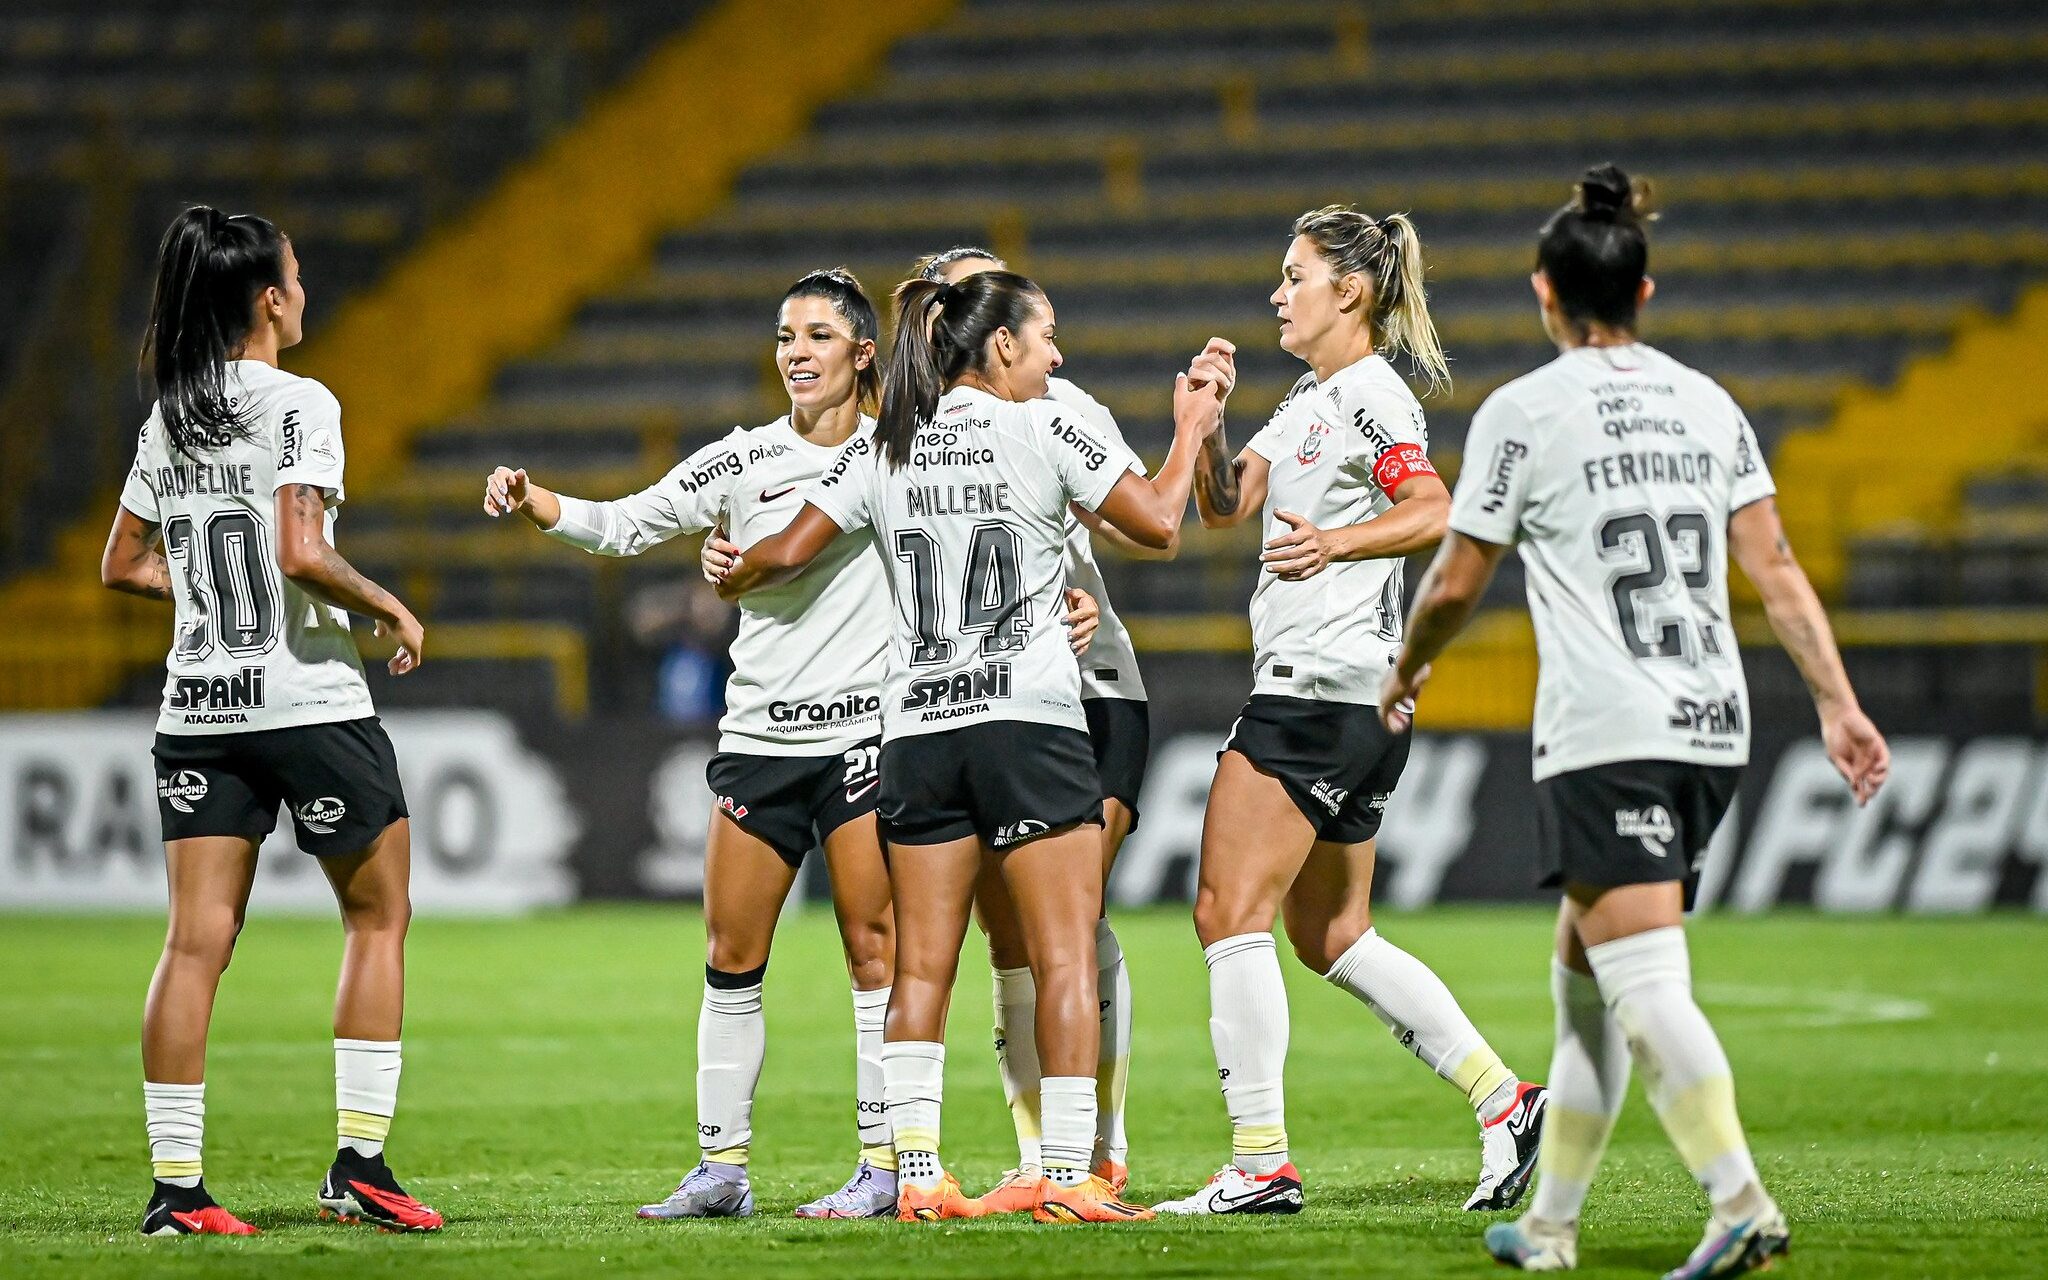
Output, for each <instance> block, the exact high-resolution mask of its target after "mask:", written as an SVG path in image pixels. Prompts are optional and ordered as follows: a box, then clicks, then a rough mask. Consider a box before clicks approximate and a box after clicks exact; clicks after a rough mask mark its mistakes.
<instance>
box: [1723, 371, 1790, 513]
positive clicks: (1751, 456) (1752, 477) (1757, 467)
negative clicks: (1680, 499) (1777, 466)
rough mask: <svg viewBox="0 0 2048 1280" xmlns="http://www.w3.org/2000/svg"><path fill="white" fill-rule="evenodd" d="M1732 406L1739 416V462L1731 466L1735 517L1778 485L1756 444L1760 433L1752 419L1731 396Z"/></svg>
mask: <svg viewBox="0 0 2048 1280" xmlns="http://www.w3.org/2000/svg"><path fill="white" fill-rule="evenodd" d="M1728 403H1729V407H1730V408H1731V409H1733V410H1734V413H1735V459H1734V461H1733V462H1732V463H1731V464H1730V465H1729V474H1730V475H1731V476H1732V477H1733V484H1732V485H1731V486H1730V489H1729V494H1728V512H1729V514H1730V515H1733V514H1734V513H1735V512H1737V511H1740V510H1742V509H1743V508H1744V507H1746V506H1748V505H1749V504H1750V503H1752V502H1761V501H1763V500H1764V499H1765V498H1769V497H1772V496H1774V495H1775V494H1776V493H1777V492H1778V482H1777V481H1775V480H1773V479H1771V467H1770V464H1769V463H1767V462H1765V461H1764V451H1763V447H1762V446H1761V445H1759V444H1758V443H1757V441H1756V431H1755V430H1754V429H1753V428H1751V426H1750V425H1749V416H1748V415H1747V414H1745V413H1743V412H1742V408H1741V406H1740V405H1737V404H1736V403H1735V398H1734V397H1733V396H1730V397H1729V400H1728Z"/></svg>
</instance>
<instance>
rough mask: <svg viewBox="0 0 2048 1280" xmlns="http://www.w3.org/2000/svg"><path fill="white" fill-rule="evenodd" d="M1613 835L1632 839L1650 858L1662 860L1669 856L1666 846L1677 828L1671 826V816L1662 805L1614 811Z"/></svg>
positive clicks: (1676, 831)
mask: <svg viewBox="0 0 2048 1280" xmlns="http://www.w3.org/2000/svg"><path fill="white" fill-rule="evenodd" d="M1614 834H1615V835H1618V836H1621V837H1623V838H1628V837H1634V838H1635V839H1637V840H1639V841H1641V842H1642V845H1643V848H1645V849H1647V850H1648V851H1649V853H1650V856H1651V857H1653V858H1663V857H1669V856H1670V853H1671V850H1670V848H1669V847H1668V846H1669V845H1670V844H1671V841H1672V840H1673V839H1674V838H1675V837H1676V836H1677V835H1678V828H1676V827H1674V826H1673V825H1672V824H1671V814H1670V812H1669V811H1668V810H1666V809H1665V808H1664V806H1663V805H1661V804H1653V805H1651V806H1650V807H1649V808H1647V809H1616V810H1615V811H1614Z"/></svg>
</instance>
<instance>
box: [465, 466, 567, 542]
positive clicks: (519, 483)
mask: <svg viewBox="0 0 2048 1280" xmlns="http://www.w3.org/2000/svg"><path fill="white" fill-rule="evenodd" d="M514 511H517V512H518V513H519V514H520V515H523V516H525V517H526V518H527V519H528V520H530V521H532V522H533V527H534V528H536V529H543V530H545V529H552V528H554V527H555V526H556V525H558V524H560V523H561V522H562V500H561V498H560V496H559V495H557V494H556V493H555V491H554V490H552V489H547V488H543V487H542V486H540V485H537V484H535V483H534V482H533V481H531V480H529V479H527V476H526V468H525V467H499V468H498V469H497V470H495V471H493V472H491V474H490V478H489V479H487V480H485V481H484V514H485V515H487V516H489V517H491V518H492V519H493V520H495V519H497V518H498V517H499V516H503V515H510V514H511V513H512V512H514Z"/></svg>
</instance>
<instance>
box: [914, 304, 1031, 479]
mask: <svg viewBox="0 0 2048 1280" xmlns="http://www.w3.org/2000/svg"><path fill="white" fill-rule="evenodd" d="M1044 298H1045V294H1044V293H1043V292H1042V291H1041V290H1040V289H1039V287H1038V286H1037V285H1035V284H1033V283H1032V282H1031V281H1030V280H1027V279H1025V278H1024V277H1023V276H1020V275H1018V274H1017V273H1016V272H1014V271H979V272H976V273H975V274H973V275H971V276H968V277H967V278H966V279H964V280H962V281H960V282H959V283H958V284H946V283H944V282H943V281H938V280H926V279H923V278H919V279H915V280H906V281H904V282H903V283H902V284H900V285H897V286H896V334H895V341H894V342H893V343H892V344H891V346H890V349H889V367H888V370H887V371H886V372H885V373H884V374H883V376H882V412H881V414H880V416H879V417H878V418H877V420H876V427H875V439H876V440H878V441H880V442H881V446H882V456H883V457H885V458H887V459H888V461H889V468H890V470H892V471H893V470H896V469H899V468H901V467H902V466H903V463H904V460H905V459H907V458H908V457H909V456H910V448H911V444H912V442H913V441H914V440H915V439H916V437H917V429H918V427H920V426H921V425H923V424H924V423H926V422H929V421H931V418H932V415H933V414H935V413H937V412H938V409H939V397H941V396H943V395H945V393H946V388H947V387H949V386H951V385H952V384H953V383H954V382H955V381H957V380H958V379H959V377H960V375H961V374H963V373H966V372H969V371H971V370H980V369H983V368H985V367H986V364H987V347H988V340H989V337H990V335H992V334H994V333H995V332H996V331H997V330H998V329H1008V330H1009V331H1010V332H1012V333H1014V334H1018V335H1020V336H1021V335H1022V334H1023V333H1024V328H1025V325H1027V324H1028V323H1029V322H1030V320H1031V317H1032V316H1033V315H1034V314H1035V313H1036V312H1037V311H1038V310H1039V309H1040V306H1041V304H1042V303H1043V301H1044Z"/></svg>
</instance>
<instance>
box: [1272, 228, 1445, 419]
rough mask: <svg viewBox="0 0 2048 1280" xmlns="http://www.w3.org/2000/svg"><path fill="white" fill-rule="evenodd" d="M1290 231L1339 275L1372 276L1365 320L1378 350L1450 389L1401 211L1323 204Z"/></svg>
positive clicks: (1411, 231) (1418, 256)
mask: <svg viewBox="0 0 2048 1280" xmlns="http://www.w3.org/2000/svg"><path fill="white" fill-rule="evenodd" d="M1294 234H1295V235H1298V236H1307V237H1308V238H1309V239H1310V240H1311V241H1312V242H1314V244H1315V246H1316V251H1317V252H1318V253H1320V254H1321V255H1322V256H1323V260H1324V261H1325V262H1328V263H1329V264H1330V269H1331V270H1332V271H1333V272H1335V273H1336V274H1337V275H1339V276H1346V275H1350V274H1352V273H1353V272H1356V273H1358V274H1360V275H1362V276H1364V277H1365V278H1366V279H1368V280H1370V281H1372V308H1371V310H1370V312H1369V313H1368V317H1367V319H1368V323H1370V324H1371V326H1372V335H1373V341H1374V343H1375V345H1376V346H1377V347H1378V348H1379V349H1380V350H1381V353H1382V354H1396V353H1398V354H1402V355H1406V356H1407V357H1408V358H1409V359H1410V360H1412V361H1414V362H1415V367H1416V368H1417V369H1418V370H1420V371H1421V373H1422V376H1423V380H1424V381H1425V382H1426V383H1427V384H1428V387H1427V389H1428V390H1429V391H1432V392H1441V391H1448V390H1450V386H1451V369H1450V361H1449V358H1448V357H1446V356H1445V355H1444V348H1443V343H1442V342H1441V341H1439V340H1438V338H1437V334H1436V323H1435V322H1434V321H1432V320H1431V319H1430V318H1429V294H1428V292H1427V290H1426V289H1425V288H1424V285H1423V263H1422V237H1421V236H1419V235H1417V234H1416V232H1415V224H1414V223H1413V222H1411V221H1409V220H1408V215H1407V214H1405V213H1390V214H1388V215H1387V216H1386V217H1384V218H1374V217H1372V216H1370V215H1368V214H1363V213H1360V212H1358V211H1357V210H1356V209H1353V208H1351V207H1350V206H1349V205H1335V204H1333V205H1329V206H1327V207H1325V208H1322V209H1316V210H1312V211H1310V212H1308V213H1304V214H1302V215H1301V217H1299V218H1297V219H1295V222H1294Z"/></svg>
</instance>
